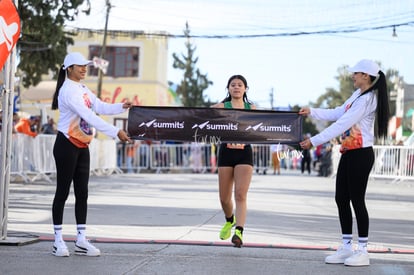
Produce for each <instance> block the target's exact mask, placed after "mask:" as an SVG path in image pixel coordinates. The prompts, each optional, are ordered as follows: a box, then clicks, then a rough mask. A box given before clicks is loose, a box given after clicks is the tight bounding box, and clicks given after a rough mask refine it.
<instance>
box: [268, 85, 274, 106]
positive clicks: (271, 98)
mask: <svg viewBox="0 0 414 275" xmlns="http://www.w3.org/2000/svg"><path fill="white" fill-rule="evenodd" d="M269 96H270V109H271V110H273V87H272V88H271V89H270V94H269Z"/></svg>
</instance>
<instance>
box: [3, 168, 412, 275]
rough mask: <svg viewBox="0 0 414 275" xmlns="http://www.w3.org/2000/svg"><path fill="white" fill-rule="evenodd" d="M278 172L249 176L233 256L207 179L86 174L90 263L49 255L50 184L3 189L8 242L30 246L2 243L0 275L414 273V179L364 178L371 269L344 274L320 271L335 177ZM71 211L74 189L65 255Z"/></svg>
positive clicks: (332, 216) (334, 228)
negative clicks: (94, 254)
mask: <svg viewBox="0 0 414 275" xmlns="http://www.w3.org/2000/svg"><path fill="white" fill-rule="evenodd" d="M283 172H285V171H283V170H282V175H280V176H278V175H254V176H253V180H252V184H251V187H250V191H249V194H248V214H247V222H246V226H245V233H244V240H243V241H244V242H245V245H244V247H243V248H241V249H237V248H233V247H232V246H231V245H230V243H229V241H221V240H219V239H218V232H219V230H220V228H221V225H222V224H223V223H224V217H223V214H222V211H221V208H220V204H219V200H218V190H217V188H218V187H217V175H215V174H136V175H130V174H128V175H126V174H125V175H113V176H110V177H92V178H91V181H90V187H89V190H90V193H89V211H88V223H87V232H88V236H89V238H90V239H91V240H92V241H93V242H95V244H96V246H97V247H98V248H100V249H101V252H102V255H101V257H98V258H85V257H80V256H76V255H71V256H70V257H69V258H58V257H54V256H52V255H51V246H52V240H53V231H52V220H51V203H52V200H53V195H54V189H55V186H54V184H50V183H46V182H36V183H33V184H23V183H11V184H10V195H9V221H8V238H9V239H12V238H21V237H23V238H30V237H31V236H35V237H36V240H38V241H37V242H35V243H32V244H28V245H23V246H6V245H0V274H49V273H58V274H316V273H317V274H333V273H340V274H351V273H352V274H355V273H357V274H414V233H413V230H412V228H413V224H414V212H413V210H412V209H414V182H408V181H407V182H399V183H392V181H391V180H387V181H385V180H374V179H371V180H370V183H369V186H368V191H367V205H368V210H369V213H370V242H369V249H370V252H371V254H370V256H371V266H369V267H359V268H355V267H353V268H352V267H345V266H343V265H327V264H324V258H325V257H326V256H327V255H329V254H331V253H332V252H333V251H334V249H335V248H336V246H337V245H338V244H339V243H338V241H339V240H340V237H341V235H340V228H339V221H338V217H337V210H336V205H335V201H334V179H333V178H321V177H316V176H314V175H311V176H308V175H300V174H299V173H297V172H289V173H288V172H285V174H283ZM73 204H74V198H73V192H72V193H71V195H70V197H69V199H68V202H67V205H66V208H65V214H64V228H63V233H64V236H65V237H66V240H67V241H68V247H69V249H70V250H71V251H72V250H73V244H72V242H70V241H71V240H73V239H74V237H75V232H76V229H75V221H74V205H73ZM354 232H356V226H355V230H354ZM354 236H355V234H354ZM354 239H356V238H354Z"/></svg>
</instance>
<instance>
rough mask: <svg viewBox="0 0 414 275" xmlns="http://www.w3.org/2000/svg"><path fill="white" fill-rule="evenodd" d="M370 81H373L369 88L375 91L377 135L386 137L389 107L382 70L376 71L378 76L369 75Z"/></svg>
mask: <svg viewBox="0 0 414 275" xmlns="http://www.w3.org/2000/svg"><path fill="white" fill-rule="evenodd" d="M377 78H378V79H377ZM371 81H372V82H373V83H374V84H373V85H372V87H371V88H370V90H372V91H373V90H376V91H377V113H376V116H377V128H378V131H377V135H376V136H377V137H382V138H386V137H387V133H388V119H389V116H390V109H389V105H388V91H387V82H386V80H385V75H384V73H383V72H382V71H379V72H378V76H377V77H375V76H371Z"/></svg>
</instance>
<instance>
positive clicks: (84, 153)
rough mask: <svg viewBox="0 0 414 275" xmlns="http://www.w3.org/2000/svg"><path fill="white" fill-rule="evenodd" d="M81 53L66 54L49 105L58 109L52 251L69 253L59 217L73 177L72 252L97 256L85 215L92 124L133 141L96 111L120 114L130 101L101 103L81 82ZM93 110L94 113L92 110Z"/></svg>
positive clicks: (84, 65)
mask: <svg viewBox="0 0 414 275" xmlns="http://www.w3.org/2000/svg"><path fill="white" fill-rule="evenodd" d="M91 64H92V61H90V60H86V59H85V58H84V57H83V56H82V55H81V54H80V53H77V52H73V53H70V54H68V55H67V56H66V57H65V60H64V62H63V65H62V67H61V68H60V71H59V76H58V80H57V84H56V91H55V94H54V96H53V102H52V109H53V110H56V109H59V121H58V124H57V130H58V133H57V136H56V141H55V145H54V147H53V156H54V157H55V162H56V193H55V197H54V199H53V207H52V218H53V227H54V233H55V242H54V244H53V255H55V256H60V257H62V256H63V257H65V256H66V257H67V256H69V251H68V248H67V247H66V244H65V242H64V240H63V237H62V221H63V210H64V208H65V202H66V200H67V198H68V195H69V191H70V185H71V183H72V181H73V187H74V192H75V218H76V224H77V239H76V242H75V253H76V254H79V255H85V256H99V255H100V253H101V252H100V251H99V249H97V248H96V247H95V246H93V245H92V244H91V243H90V242H89V241H88V240H87V239H86V236H85V235H86V215H87V200H88V182H89V173H90V171H89V167H90V156H89V148H88V146H89V143H90V142H91V141H92V139H93V133H94V132H93V131H92V128H91V126H93V127H95V128H96V129H97V130H98V131H101V132H103V133H104V134H106V135H108V136H110V137H113V138H115V137H118V138H119V139H120V140H121V141H124V142H125V141H127V142H132V141H131V139H130V138H129V137H128V135H127V133H126V132H125V131H124V130H121V129H118V128H116V127H115V126H113V125H111V124H109V123H107V122H106V121H104V120H103V119H102V118H100V117H99V116H97V115H96V113H100V114H106V115H111V114H119V113H122V112H124V111H125V110H127V109H128V108H129V107H131V103H129V102H125V103H115V104H108V103H104V102H102V101H100V100H99V98H97V97H96V95H95V94H93V93H92V92H91V91H90V90H89V89H88V88H87V87H86V86H85V85H84V84H82V83H81V80H83V79H84V78H85V76H86V72H87V66H88V65H91ZM95 112H96V113H95Z"/></svg>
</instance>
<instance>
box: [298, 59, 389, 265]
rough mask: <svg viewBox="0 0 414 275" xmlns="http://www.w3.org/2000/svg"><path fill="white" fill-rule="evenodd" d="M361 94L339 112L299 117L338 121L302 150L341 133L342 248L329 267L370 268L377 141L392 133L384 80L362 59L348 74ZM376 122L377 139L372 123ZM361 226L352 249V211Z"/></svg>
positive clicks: (338, 186)
mask: <svg viewBox="0 0 414 275" xmlns="http://www.w3.org/2000/svg"><path fill="white" fill-rule="evenodd" d="M349 71H350V72H352V73H353V75H352V80H353V82H354V87H355V88H357V90H356V91H355V92H354V93H353V94H352V95H351V97H350V98H349V99H347V100H346V101H345V103H344V104H343V105H342V106H340V107H337V108H335V109H329V110H324V109H316V108H307V107H305V108H302V109H301V110H300V111H299V114H301V115H310V116H311V117H312V118H315V119H319V120H330V121H335V122H334V123H333V124H331V125H330V126H329V127H328V128H326V129H325V130H323V131H322V132H321V133H319V134H318V135H315V136H313V137H311V138H307V139H305V140H303V141H302V142H301V143H300V146H301V147H302V148H303V149H309V148H311V147H312V146H318V145H320V144H323V143H325V142H328V141H330V140H332V139H333V138H336V137H337V136H339V135H341V133H342V144H341V150H340V151H341V153H342V155H341V159H340V161H339V165H338V171H337V176H336V190H335V201H336V204H337V207H338V213H339V221H340V224H341V231H342V243H343V245H342V246H340V247H339V248H338V250H337V251H336V253H335V254H333V255H330V256H328V257H326V259H325V262H326V263H329V264H345V265H348V266H367V265H369V255H368V252H367V243H368V229H369V217H368V211H367V208H366V205H365V193H366V189H367V184H368V177H369V174H370V171H371V169H372V166H373V164H374V151H373V149H372V146H373V144H374V139H375V136H377V137H386V136H387V130H388V117H389V107H388V94H387V84H386V81H385V76H384V73H383V72H382V71H380V68H379V66H378V64H377V63H375V62H373V61H371V60H361V61H360V62H358V63H357V64H356V65H355V66H354V67H352V68H350V69H349ZM375 120H377V128H378V131H377V134H376V135H375V134H374V124H375ZM351 203H352V207H353V209H354V213H355V216H356V221H357V228H358V249H357V250H356V251H353V250H352V210H351Z"/></svg>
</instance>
